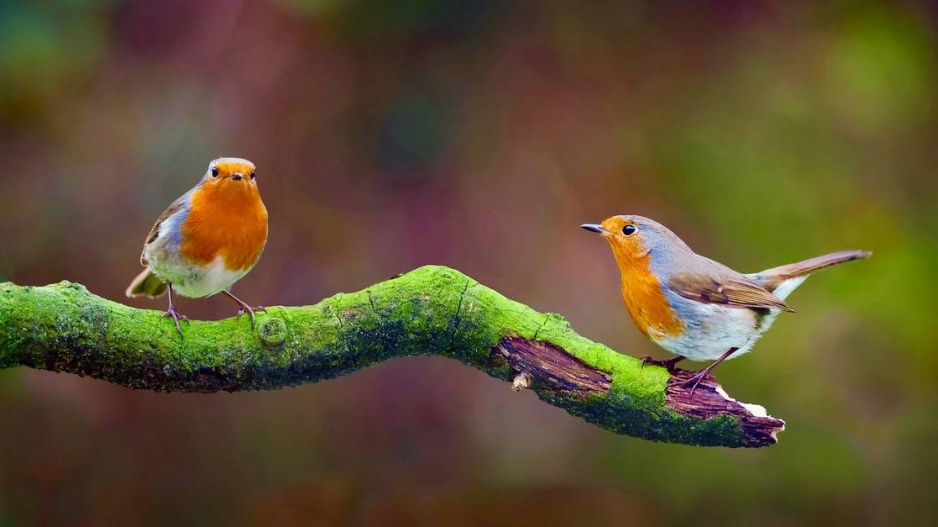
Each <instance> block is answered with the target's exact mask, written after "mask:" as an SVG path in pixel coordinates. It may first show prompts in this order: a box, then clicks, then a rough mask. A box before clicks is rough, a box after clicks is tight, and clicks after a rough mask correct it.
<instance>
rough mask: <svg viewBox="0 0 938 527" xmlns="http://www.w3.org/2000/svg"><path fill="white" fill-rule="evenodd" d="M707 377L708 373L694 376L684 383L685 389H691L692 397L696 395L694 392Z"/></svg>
mask: <svg viewBox="0 0 938 527" xmlns="http://www.w3.org/2000/svg"><path fill="white" fill-rule="evenodd" d="M706 377H707V372H706V371H701V372H699V373H698V374H697V375H694V376H693V377H691V378H690V379H687V380H686V381H684V387H685V388H690V394H691V396H692V397H693V395H694V390H696V389H697V385H698V384H700V382H701V381H702V380H704V379H705V378H706Z"/></svg>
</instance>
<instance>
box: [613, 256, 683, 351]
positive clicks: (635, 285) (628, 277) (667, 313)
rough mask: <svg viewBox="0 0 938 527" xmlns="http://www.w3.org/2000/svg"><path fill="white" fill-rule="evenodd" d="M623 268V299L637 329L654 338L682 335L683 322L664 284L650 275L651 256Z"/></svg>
mask: <svg viewBox="0 0 938 527" xmlns="http://www.w3.org/2000/svg"><path fill="white" fill-rule="evenodd" d="M620 268H621V271H622V299H623V300H625V307H626V309H628V311H629V316H631V317H632V320H633V321H634V322H635V325H636V326H638V329H639V330H640V331H641V332H642V333H644V334H645V336H646V337H649V338H651V339H656V338H662V337H674V336H678V335H680V334H681V330H682V329H684V323H683V322H681V320H680V319H679V318H677V316H676V315H675V313H674V310H673V309H671V306H670V305H669V304H668V299H667V298H665V296H664V293H663V292H662V291H661V283H660V282H659V281H658V279H657V278H656V277H655V275H654V274H653V273H652V272H651V268H650V267H649V256H648V255H647V254H646V255H644V256H641V257H638V258H635V259H633V260H632V261H631V262H629V264H627V265H620Z"/></svg>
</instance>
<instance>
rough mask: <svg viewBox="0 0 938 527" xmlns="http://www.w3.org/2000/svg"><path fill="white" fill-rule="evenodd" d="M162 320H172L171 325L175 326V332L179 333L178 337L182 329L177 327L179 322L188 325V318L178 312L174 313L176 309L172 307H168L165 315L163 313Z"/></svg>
mask: <svg viewBox="0 0 938 527" xmlns="http://www.w3.org/2000/svg"><path fill="white" fill-rule="evenodd" d="M163 318H171V319H173V323H174V324H176V331H178V332H179V336H180V337H181V336H182V327H181V326H180V325H179V321H180V320H184V321H185V322H186V324H188V323H189V317H187V316H185V315H183V314H182V313H180V312H179V311H176V309H175V308H173V307H170V308H169V309H167V310H166V312H165V313H163Z"/></svg>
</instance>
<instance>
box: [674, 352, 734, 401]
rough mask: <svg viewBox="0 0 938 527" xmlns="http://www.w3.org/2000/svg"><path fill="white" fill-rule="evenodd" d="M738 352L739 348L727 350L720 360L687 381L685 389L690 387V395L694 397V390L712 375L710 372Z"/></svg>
mask: <svg viewBox="0 0 938 527" xmlns="http://www.w3.org/2000/svg"><path fill="white" fill-rule="evenodd" d="M738 350H739V348H730V349H728V350H726V353H724V354H723V355H720V358H719V359H717V360H715V361H713V362H711V363H710V365H709V366H707V367H706V368H704V369H702V370H700V371H699V372H697V375H694V376H693V377H691V378H690V379H687V381H685V382H684V387H685V388H687V387H690V394H691V395H694V390H696V389H697V385H698V384H700V381H702V380H704V377H706V376H707V374H708V373H710V370H712V369H713V368H716V366H717V364H720V363H721V362H723V361H725V360H726V359H728V358H729V357H730V355H732V354H734V353H736V352H737V351H738Z"/></svg>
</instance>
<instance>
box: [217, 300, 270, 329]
mask: <svg viewBox="0 0 938 527" xmlns="http://www.w3.org/2000/svg"><path fill="white" fill-rule="evenodd" d="M222 293H225V296H227V297H228V298H230V299H231V301H232V302H234V303H235V304H238V318H241V315H243V314H245V313H247V314H248V315H249V316H250V317H251V327H252V328H253V327H254V313H257V312H263V313H266V312H267V310H266V309H264V306H257V307H251V306H249V305H247V304H246V303H245V302H244V301H243V300H241V299H240V298H238V297H236V296H234V295H233V294H231V293H229V292H228V291H222Z"/></svg>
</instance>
